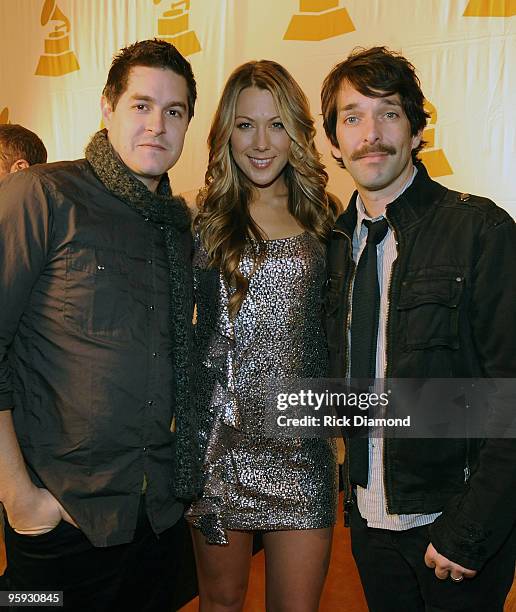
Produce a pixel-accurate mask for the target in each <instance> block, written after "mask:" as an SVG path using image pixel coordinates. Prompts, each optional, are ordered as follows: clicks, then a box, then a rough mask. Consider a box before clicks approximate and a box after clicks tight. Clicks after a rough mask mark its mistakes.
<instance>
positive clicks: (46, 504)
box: [5, 486, 77, 536]
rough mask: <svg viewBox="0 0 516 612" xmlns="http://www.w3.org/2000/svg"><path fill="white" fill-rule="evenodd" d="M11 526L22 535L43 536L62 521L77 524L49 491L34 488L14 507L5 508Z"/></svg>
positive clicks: (7, 506) (75, 525)
mask: <svg viewBox="0 0 516 612" xmlns="http://www.w3.org/2000/svg"><path fill="white" fill-rule="evenodd" d="M5 511H6V512H7V518H8V519H9V525H11V527H12V528H13V529H14V531H16V532H17V533H20V534H22V535H30V536H36V535H42V534H44V533H48V532H49V531H51V530H52V529H54V527H56V526H57V525H58V523H59V522H60V521H61V520H64V521H66V522H67V523H70V524H71V525H73V526H74V527H77V524H76V523H75V521H74V520H73V519H72V517H71V516H70V515H69V514H68V512H67V511H66V510H65V509H64V508H63V506H61V504H60V503H59V502H58V501H57V499H56V498H55V497H54V496H53V495H52V493H50V491H48V490H47V489H40V488H38V487H35V486H32V488H31V491H30V494H28V495H27V494H26V495H24V496H23V497H22V498H21V499H18V500H16V502H14V503H12V505H7V504H6V506H5Z"/></svg>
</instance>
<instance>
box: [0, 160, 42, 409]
mask: <svg viewBox="0 0 516 612" xmlns="http://www.w3.org/2000/svg"><path fill="white" fill-rule="evenodd" d="M49 227H50V214H49V208H48V203H47V198H46V195H45V193H44V189H43V187H42V185H41V183H40V181H39V179H38V178H37V177H36V176H34V175H32V173H31V171H30V170H28V171H23V172H18V173H15V174H13V175H11V176H8V177H6V178H5V179H3V180H2V182H1V183H0V312H1V313H2V315H1V317H0V410H9V409H11V408H12V407H13V392H12V380H11V370H10V366H9V349H10V347H11V344H12V342H13V339H14V337H15V335H16V331H17V329H18V325H19V323H20V320H21V319H22V317H23V316H24V313H25V311H26V309H27V306H28V304H29V300H30V295H31V291H32V288H33V286H34V284H35V283H36V281H37V279H38V277H39V275H40V274H41V272H42V270H43V268H44V266H45V261H46V257H47V250H48V245H49Z"/></svg>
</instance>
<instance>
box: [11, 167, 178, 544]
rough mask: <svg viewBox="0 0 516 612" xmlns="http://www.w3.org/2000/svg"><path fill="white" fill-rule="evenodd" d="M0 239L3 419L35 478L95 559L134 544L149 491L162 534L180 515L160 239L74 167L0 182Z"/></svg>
mask: <svg viewBox="0 0 516 612" xmlns="http://www.w3.org/2000/svg"><path fill="white" fill-rule="evenodd" d="M0 235H1V236H2V239H1V240H0V312H2V317H1V320H0V409H4V410H5V409H10V408H12V407H14V410H13V419H14V424H15V428H16V433H17V436H18V440H19V443H20V446H21V449H22V452H23V454H24V458H25V461H26V464H27V467H28V469H29V472H30V474H31V477H32V478H33V480H34V482H35V483H36V484H38V485H39V486H44V487H45V488H48V489H49V490H50V491H51V492H52V493H53V494H54V495H55V497H56V498H57V499H58V500H59V501H60V502H61V503H62V504H63V506H64V507H65V508H66V510H67V511H68V512H69V513H70V515H71V516H72V517H73V518H74V520H75V521H76V522H77V523H78V525H79V526H80V528H81V529H82V530H83V531H84V533H85V535H86V536H87V537H88V538H89V539H90V541H91V542H92V543H93V544H94V545H96V546H106V545H114V544H121V543H124V542H129V541H131V540H132V537H133V534H134V529H135V526H136V520H137V513H138V506H139V504H140V498H141V494H142V485H143V482H144V478H146V480H147V482H148V485H147V490H146V508H147V513H148V516H149V520H150V522H151V525H152V527H153V529H154V530H155V532H156V533H160V532H161V531H164V530H165V529H167V528H168V527H170V526H171V525H173V524H174V523H175V522H176V521H177V520H178V518H179V517H180V515H181V512H182V506H181V504H178V503H177V502H176V500H175V498H174V493H173V452H172V444H173V434H172V433H171V431H170V428H171V423H172V419H173V406H172V405H171V397H172V368H171V364H170V358H169V356H170V337H169V329H168V307H169V282H168V278H169V274H168V263H167V255H166V249H165V241H164V236H163V231H162V229H161V228H160V227H159V226H157V225H154V224H153V223H152V222H150V221H146V220H145V219H144V218H143V217H142V216H140V215H139V214H137V213H136V212H135V211H133V210H132V209H130V208H129V207H128V206H127V205H126V204H125V203H124V202H122V201H121V200H119V199H118V198H116V197H115V196H114V195H113V194H112V193H111V192H109V191H108V190H107V189H106V188H105V187H104V185H103V184H102V183H101V182H100V181H99V180H98V178H97V177H96V176H95V174H94V173H93V171H92V169H91V167H90V166H89V164H88V163H87V162H86V160H78V161H76V162H61V163H57V164H49V165H46V166H38V167H37V168H32V169H29V170H27V171H24V172H20V173H17V174H14V175H12V177H7V178H6V179H5V180H4V181H3V182H2V189H1V190H0ZM189 241H190V238H188V245H187V244H186V242H187V241H186V239H185V248H189V245H190V242H189Z"/></svg>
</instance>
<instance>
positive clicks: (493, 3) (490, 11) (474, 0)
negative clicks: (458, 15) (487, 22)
mask: <svg viewBox="0 0 516 612" xmlns="http://www.w3.org/2000/svg"><path fill="white" fill-rule="evenodd" d="M513 15H516V0H469V2H468V4H467V5H466V8H465V9H464V13H463V16H464V17H512V16H513Z"/></svg>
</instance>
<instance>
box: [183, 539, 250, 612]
mask: <svg viewBox="0 0 516 612" xmlns="http://www.w3.org/2000/svg"><path fill="white" fill-rule="evenodd" d="M191 532H192V540H193V546H194V553H195V563H196V566H197V578H198V581H199V601H200V605H199V610H200V612H240V611H241V610H243V606H244V601H245V595H246V592H247V583H248V580H249V568H250V565H251V556H252V550H253V534H252V532H247V531H228V532H227V535H228V540H229V544H227V545H219V544H207V543H206V540H205V538H204V536H203V535H202V533H201V532H200V531H199V530H198V529H191Z"/></svg>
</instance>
